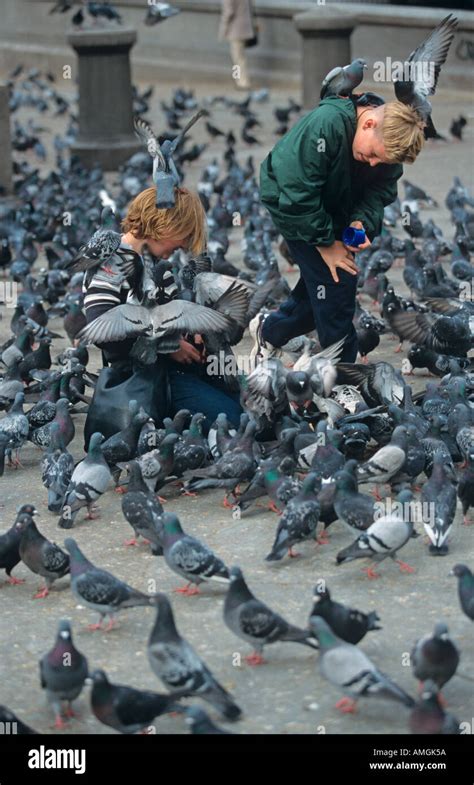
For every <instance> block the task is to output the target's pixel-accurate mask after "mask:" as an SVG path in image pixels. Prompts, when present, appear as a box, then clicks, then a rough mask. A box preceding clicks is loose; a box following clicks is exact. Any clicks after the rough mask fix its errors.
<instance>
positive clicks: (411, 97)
mask: <svg viewBox="0 0 474 785" xmlns="http://www.w3.org/2000/svg"><path fill="white" fill-rule="evenodd" d="M457 24H458V20H457V19H456V17H453V15H452V14H448V16H446V17H445V18H444V19H443V20H442V21H441V22H440V23H439V25H437V26H436V27H435V29H434V30H433V31H432V32H431V33H430V34H429V35H428V36H427V38H425V40H424V41H422V43H421V44H420V45H419V46H417V48H416V49H415V50H414V51H413V52H412V53H411V54H410V55H409V56H408V58H407V61H406V62H407V64H409V69H408V71H409V73H408V74H406V76H407V78H406V79H400V80H396V81H395V95H396V97H397V99H398V100H399V101H401V102H402V103H403V104H408V105H409V106H412V107H413V109H415V110H416V112H417V114H418V115H419V117H420V119H421V120H422V121H424V123H425V128H426V130H425V137H426V138H433V137H434V136H436V130H435V128H434V125H433V121H432V120H431V104H430V102H429V101H428V96H429V95H434V93H435V91H436V85H437V83H438V77H439V73H440V71H441V66H442V65H443V63H444V62H445V61H446V57H447V56H448V52H449V47H450V46H451V43H452V40H453V38H454V33H455V31H456V27H457ZM404 76H405V74H404Z"/></svg>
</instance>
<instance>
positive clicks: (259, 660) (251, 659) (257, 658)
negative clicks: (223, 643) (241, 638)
mask: <svg viewBox="0 0 474 785" xmlns="http://www.w3.org/2000/svg"><path fill="white" fill-rule="evenodd" d="M244 660H245V662H246V663H247V665H264V663H265V660H264V659H263V657H262V655H261V654H259V653H258V652H257V651H254V652H253V654H248V655H247V656H246V657H244Z"/></svg>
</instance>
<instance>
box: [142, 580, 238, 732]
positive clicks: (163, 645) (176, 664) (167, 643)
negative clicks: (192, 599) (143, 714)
mask: <svg viewBox="0 0 474 785" xmlns="http://www.w3.org/2000/svg"><path fill="white" fill-rule="evenodd" d="M153 604H154V605H155V607H156V611H157V614H156V620H155V624H154V626H153V629H152V631H151V633H150V638H149V640H148V660H149V663H150V667H151V669H152V671H153V673H155V675H156V676H158V678H159V679H161V681H162V682H163V683H164V684H165V685H166V686H167V687H168V689H169V690H170V691H171V693H176V692H182V691H186V692H189V693H190V694H193V695H196V696H198V697H201V698H204V700H206V701H208V702H209V703H210V704H211V705H212V706H214V708H215V709H217V711H218V712H219V713H220V714H221V715H222V716H223V717H224V718H225V719H227V720H238V719H239V718H240V716H241V714H242V711H241V709H240V708H239V707H238V706H237V704H236V703H235V701H234V699H233V698H232V696H231V695H230V694H229V693H228V692H227V691H226V690H225V689H224V688H223V687H222V686H221V685H220V684H219V682H218V681H216V679H215V678H214V676H213V675H212V673H211V671H210V670H209V669H208V667H207V666H206V665H205V663H204V662H203V661H202V660H201V658H200V657H199V656H198V654H196V652H195V651H194V649H193V648H192V646H191V645H190V644H189V643H188V642H187V641H186V640H185V639H184V638H182V637H181V636H180V634H179V632H178V630H177V629H176V624H175V621H174V616H173V610H172V608H171V603H170V601H169V600H168V598H167V596H166V595H165V594H157V595H156V596H155V597H154V598H153Z"/></svg>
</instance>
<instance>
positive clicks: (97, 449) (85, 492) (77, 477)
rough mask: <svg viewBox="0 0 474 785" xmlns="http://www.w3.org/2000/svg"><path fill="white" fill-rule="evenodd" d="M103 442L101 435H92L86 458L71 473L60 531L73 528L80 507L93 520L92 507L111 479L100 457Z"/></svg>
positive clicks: (104, 461)
mask: <svg viewBox="0 0 474 785" xmlns="http://www.w3.org/2000/svg"><path fill="white" fill-rule="evenodd" d="M103 441H104V437H103V436H102V434H101V433H93V434H92V436H91V439H90V442H89V450H88V452H87V455H86V457H85V458H84V460H83V461H81V462H80V463H78V464H77V466H76V468H75V469H74V471H73V474H72V477H71V480H70V482H69V485H68V487H67V490H66V494H65V496H64V503H63V506H62V509H61V517H60V519H59V521H58V526H60V527H61V528H62V529H71V528H72V527H73V526H74V521H75V519H76V517H77V513H78V512H79V510H80V509H81V508H82V507H87V516H86V517H87V518H88V519H93V518H94V516H93V514H92V505H93V504H94V502H95V501H97V499H99V498H100V496H102V494H103V493H105V491H106V490H107V487H108V485H109V482H110V480H111V479H112V476H111V474H110V469H109V467H108V464H107V461H106V460H105V458H104V456H103V455H102V448H101V445H102V443H103Z"/></svg>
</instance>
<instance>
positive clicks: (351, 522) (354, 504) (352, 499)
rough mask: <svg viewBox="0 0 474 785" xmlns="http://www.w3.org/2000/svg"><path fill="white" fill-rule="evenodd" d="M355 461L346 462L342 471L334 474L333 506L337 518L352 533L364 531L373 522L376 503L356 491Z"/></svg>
mask: <svg viewBox="0 0 474 785" xmlns="http://www.w3.org/2000/svg"><path fill="white" fill-rule="evenodd" d="M356 467H357V461H355V460H350V461H347V463H346V465H345V467H344V469H342V470H341V471H339V472H336V474H335V475H334V482H335V484H336V488H335V493H334V499H333V506H334V510H335V512H336V514H337V517H338V518H339V519H340V520H341V521H344V523H345V524H346V525H347V526H348V527H349V528H350V529H351V530H352V531H353V530H357V531H366V530H367V529H368V528H369V526H371V525H372V523H373V522H374V517H375V510H376V507H375V505H376V502H375V500H374V499H373V498H372V497H371V496H368V495H367V494H365V493H359V492H358V489H357V474H356V472H355V469H356Z"/></svg>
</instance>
